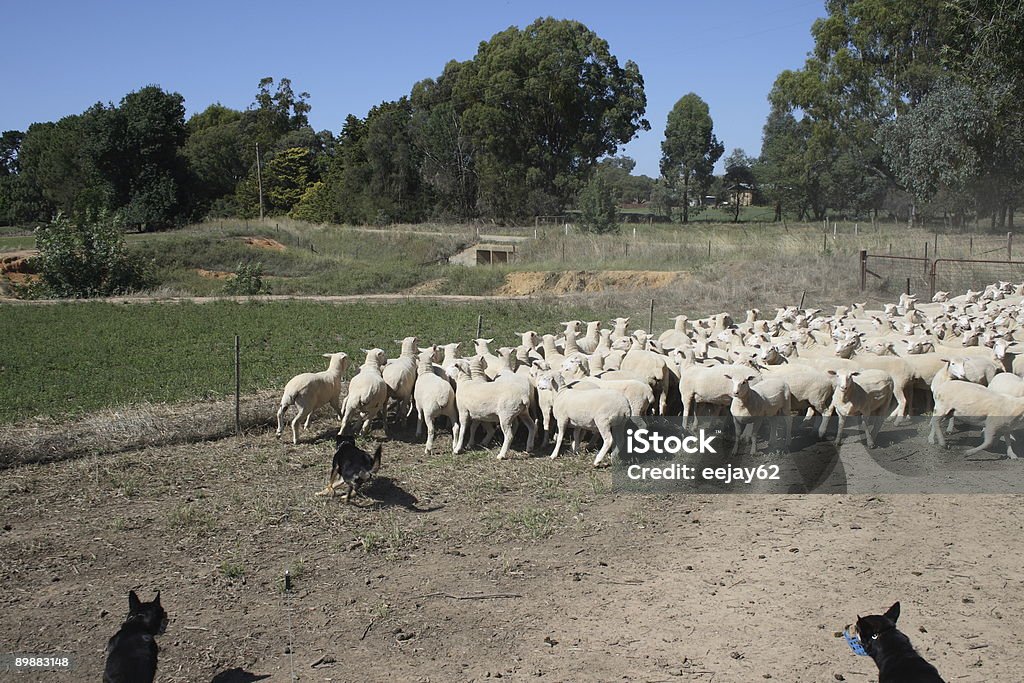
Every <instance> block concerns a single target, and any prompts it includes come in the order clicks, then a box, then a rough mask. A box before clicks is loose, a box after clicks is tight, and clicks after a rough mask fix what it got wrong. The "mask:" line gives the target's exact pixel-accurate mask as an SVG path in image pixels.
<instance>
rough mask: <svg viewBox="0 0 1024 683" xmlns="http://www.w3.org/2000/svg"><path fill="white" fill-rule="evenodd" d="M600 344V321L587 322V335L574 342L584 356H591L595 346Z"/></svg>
mask: <svg viewBox="0 0 1024 683" xmlns="http://www.w3.org/2000/svg"><path fill="white" fill-rule="evenodd" d="M600 342H601V321H600V320H590V321H588V322H587V333H586V335H585V336H583V337H581V338H580V339H577V340H576V344H577V346H579V348H580V350H581V351H582V352H583V353H585V354H588V355H589V354H592V353H594V350H595V349H597V345H598V344H599V343H600Z"/></svg>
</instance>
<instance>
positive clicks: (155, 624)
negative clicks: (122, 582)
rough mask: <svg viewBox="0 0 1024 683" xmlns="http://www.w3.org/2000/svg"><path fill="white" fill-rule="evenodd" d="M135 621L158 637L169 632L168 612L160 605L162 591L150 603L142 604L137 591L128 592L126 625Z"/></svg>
mask: <svg viewBox="0 0 1024 683" xmlns="http://www.w3.org/2000/svg"><path fill="white" fill-rule="evenodd" d="M129 621H134V622H138V623H140V624H142V627H143V629H144V630H145V631H146V632H147V633H151V634H153V635H157V634H160V633H163V632H164V631H165V630H167V612H165V611H164V608H163V607H162V606H161V605H160V591H157V592H156V597H155V598H153V600H152V601H150V602H142V601H141V600H139V596H138V595H136V594H135V591H129V592H128V618H127V619H126V620H125V623H128V622H129Z"/></svg>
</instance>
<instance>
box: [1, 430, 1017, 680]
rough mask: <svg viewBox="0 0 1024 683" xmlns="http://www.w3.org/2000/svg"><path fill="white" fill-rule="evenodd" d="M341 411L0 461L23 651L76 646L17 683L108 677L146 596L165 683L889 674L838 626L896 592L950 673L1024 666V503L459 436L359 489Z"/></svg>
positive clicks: (10, 595) (987, 673)
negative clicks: (793, 484) (333, 462)
mask: <svg viewBox="0 0 1024 683" xmlns="http://www.w3.org/2000/svg"><path fill="white" fill-rule="evenodd" d="M333 424H335V423H334V422H331V421H329V420H328V419H327V418H326V417H322V419H321V420H319V421H318V422H315V423H314V427H317V428H319V429H320V430H321V431H320V433H319V436H320V438H319V439H318V440H316V441H312V439H313V438H315V437H317V432H315V431H314V432H307V433H305V440H304V441H303V442H300V444H299V445H298V446H292V445H290V444H289V443H287V442H282V441H278V440H276V439H275V438H274V436H273V434H272V432H271V431H270V430H268V429H265V428H259V429H254V430H253V431H252V432H251V433H249V434H248V435H246V436H243V437H238V438H236V437H230V438H222V439H220V440H213V441H209V442H204V443H199V444H193V445H187V446H169V447H163V448H151V449H144V450H139V451H133V452H127V453H121V454H117V455H106V456H88V457H84V458H79V459H75V460H71V461H64V462H55V463H50V464H46V465H25V466H21V467H17V468H13V469H8V470H3V471H0V527H2V529H3V530H2V531H0V606H2V607H0V641H2V642H3V643H4V646H3V649H4V650H5V651H15V652H38V653H50V652H70V653H72V654H73V655H74V656H75V658H76V660H77V669H76V671H75V672H74V673H73V674H70V675H67V674H61V675H58V674H42V675H38V676H34V677H33V676H30V675H24V676H20V677H18V679H17V680H24V681H29V680H40V681H51V680H86V679H89V680H97V679H98V677H99V671H100V669H101V667H102V662H103V648H104V646H105V643H106V640H107V638H109V637H110V635H112V634H113V633H114V632H115V631H116V630H117V628H118V626H119V625H120V621H121V619H122V618H123V615H124V613H125V611H126V602H127V601H126V594H127V592H128V590H129V589H136V590H138V591H140V593H142V595H143V596H144V597H146V598H148V597H149V596H151V595H152V591H155V590H157V589H159V590H161V591H163V593H162V595H163V603H164V605H165V607H166V608H167V610H168V611H169V613H170V617H171V621H170V624H169V626H168V629H167V633H166V634H165V635H163V636H161V637H160V639H159V642H160V647H161V655H160V673H159V675H158V679H159V680H160V681H162V682H165V683H166V682H169V681H217V682H218V683H223V682H224V681H251V680H261V679H262V680H272V681H287V680H289V679H290V676H292V675H294V678H295V680H302V681H469V680H476V681H482V680H488V679H496V678H501V679H504V680H512V681H526V680H544V681H709V682H710V681H713V682H715V683H721V682H750V681H761V680H775V681H797V682H799V681H808V682H809V681H815V682H821V681H833V680H846V681H865V682H867V681H873V680H875V672H874V669H873V665H872V664H871V662H870V660H869V659H867V658H864V657H856V656H854V655H853V654H852V653H851V652H850V650H849V648H848V647H847V646H846V645H845V643H844V642H843V641H842V640H841V639H839V638H836V632H837V631H839V630H840V629H841V628H842V627H843V625H845V624H847V623H849V622H850V621H852V620H853V619H854V617H855V616H856V614H857V613H858V612H859V613H862V614H863V613H868V612H870V611H875V610H881V609H884V608H885V607H887V606H888V605H889V604H890V603H891V602H892V601H893V600H896V599H899V600H900V601H901V602H902V606H903V615H902V617H901V622H900V623H901V626H902V627H903V628H904V630H905V631H906V632H907V633H908V634H909V635H910V637H911V638H912V639H913V641H914V643H915V645H916V646H917V647H918V649H919V650H920V651H921V652H922V653H923V654H925V656H926V657H928V658H929V659H930V660H932V661H933V662H934V663H935V664H936V665H937V666H938V667H939V669H940V671H942V673H943V675H944V676H945V677H946V680H948V681H1019V680H1020V675H1019V667H1020V654H1019V653H1020V652H1021V650H1022V646H1024V642H1022V640H1024V639H1022V635H1024V604H1022V603H1024V597H1022V596H1024V590H1022V588H1024V578H1022V575H1021V571H1020V568H1021V566H1022V565H1024V540H1022V535H1021V530H1022V529H1021V527H1022V524H1021V521H1020V515H1019V514H1018V513H1017V508H1018V507H1019V498H1018V497H1014V496H982V495H973V496H931V497H927V496H912V495H904V496H841V495H817V496H795V495H758V496H754V495H746V496H744V495H701V496H685V495H678V494H676V495H671V494H669V495H640V494H633V493H621V492H614V491H611V490H610V488H611V475H610V474H609V472H608V471H607V470H603V471H599V472H595V471H593V470H592V469H591V468H590V467H589V464H588V462H587V459H585V458H583V457H573V456H571V455H570V456H567V457H564V458H562V459H560V460H557V461H550V460H549V459H547V458H542V457H530V456H528V455H527V454H524V453H520V452H516V453H514V455H513V457H512V459H511V460H509V461H505V462H497V461H496V460H495V459H494V451H491V452H488V451H483V450H479V451H475V452H471V453H469V454H467V455H462V456H458V457H452V456H451V455H450V453H445V452H444V448H445V447H446V446H448V445H449V440H448V438H447V437H444V438H441V439H440V440H439V443H438V451H437V453H438V454H436V455H434V456H432V457H429V458H428V457H425V456H424V455H423V454H422V447H421V446H420V445H418V443H415V444H414V443H407V442H404V441H402V440H396V441H392V442H389V443H387V444H386V445H385V450H384V452H385V456H384V458H385V467H384V470H383V471H382V472H381V475H380V477H379V478H378V480H377V481H375V482H374V484H373V485H372V487H371V488H368V489H367V490H366V495H365V496H363V497H360V498H357V500H356V501H355V504H353V505H350V506H346V505H344V504H343V503H342V502H341V500H340V498H339V499H333V500H325V499H322V498H316V497H314V496H313V495H312V493H313V492H314V491H315V490H317V488H318V487H319V486H321V485H322V482H323V479H324V476H325V474H326V468H327V465H328V458H329V453H330V443H329V440H328V438H327V437H329V435H330V433H331V432H330V430H331V426H332V425H333ZM409 441H410V442H411V441H412V439H409ZM285 570H289V571H290V573H291V575H292V576H293V577H294V579H293V590H292V591H291V592H288V593H285V592H284V591H283V590H282V576H283V574H284V572H285Z"/></svg>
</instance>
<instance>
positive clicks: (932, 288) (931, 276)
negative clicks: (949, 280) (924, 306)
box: [928, 259, 938, 300]
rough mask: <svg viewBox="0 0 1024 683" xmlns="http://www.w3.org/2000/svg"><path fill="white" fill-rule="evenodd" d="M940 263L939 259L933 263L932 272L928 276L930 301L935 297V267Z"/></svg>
mask: <svg viewBox="0 0 1024 683" xmlns="http://www.w3.org/2000/svg"><path fill="white" fill-rule="evenodd" d="M937 263H938V259H936V260H934V261H932V272H931V273H930V274H929V276H928V299H929V300H931V299H932V297H934V296H935V266H936V264H937Z"/></svg>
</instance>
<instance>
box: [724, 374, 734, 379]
mask: <svg viewBox="0 0 1024 683" xmlns="http://www.w3.org/2000/svg"><path fill="white" fill-rule="evenodd" d="M722 377H725V378H726V379H732V375H722Z"/></svg>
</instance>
